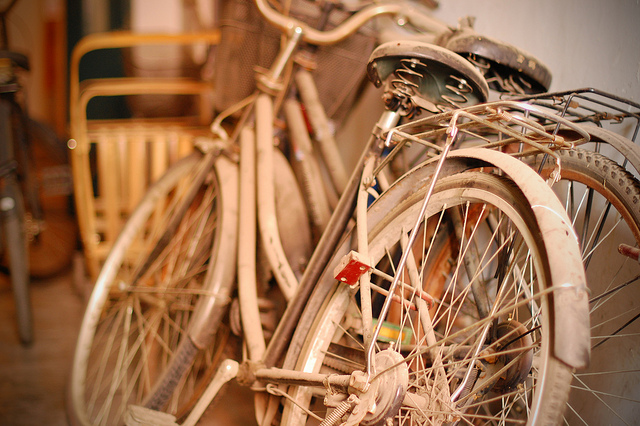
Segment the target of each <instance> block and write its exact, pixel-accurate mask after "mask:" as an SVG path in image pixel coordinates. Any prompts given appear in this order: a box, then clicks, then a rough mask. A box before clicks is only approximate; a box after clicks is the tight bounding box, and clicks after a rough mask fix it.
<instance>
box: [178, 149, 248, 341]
mask: <svg viewBox="0 0 640 426" xmlns="http://www.w3.org/2000/svg"><path fill="white" fill-rule="evenodd" d="M214 168H215V173H216V177H217V179H218V183H219V185H220V195H219V199H220V202H219V204H218V206H217V209H218V211H217V215H218V227H219V229H220V232H221V235H220V239H219V241H218V244H214V245H213V247H212V249H211V250H212V252H211V258H212V259H215V260H216V261H215V262H213V265H212V267H210V268H209V269H208V270H207V274H206V276H205V283H206V284H205V285H204V288H206V290H207V294H208V295H207V297H206V298H205V297H203V300H202V301H201V302H199V303H202V306H199V307H198V309H197V310H196V312H195V314H194V317H193V320H192V321H191V324H190V326H189V327H190V328H189V337H190V338H191V340H192V341H193V343H194V344H195V345H196V346H197V347H198V348H200V349H203V348H205V347H206V346H207V345H208V344H209V343H210V342H211V339H212V338H213V335H212V334H211V333H212V331H215V330H217V329H218V327H217V323H219V322H220V321H221V320H222V317H223V316H224V314H225V313H226V312H227V308H228V307H229V305H230V301H231V299H230V295H231V291H232V289H233V286H234V283H235V282H234V280H235V274H236V254H237V244H238V236H237V231H238V166H237V164H235V163H233V162H232V161H230V160H229V159H227V158H226V157H225V156H220V157H219V158H217V159H216V162H215V164H214ZM196 330H199V331H196Z"/></svg>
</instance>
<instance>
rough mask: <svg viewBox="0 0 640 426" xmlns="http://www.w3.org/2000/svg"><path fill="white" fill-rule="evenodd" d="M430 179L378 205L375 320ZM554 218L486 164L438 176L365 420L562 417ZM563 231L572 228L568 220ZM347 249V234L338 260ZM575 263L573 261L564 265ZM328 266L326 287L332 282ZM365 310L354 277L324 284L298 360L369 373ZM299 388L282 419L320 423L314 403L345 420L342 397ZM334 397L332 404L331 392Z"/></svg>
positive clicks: (565, 370) (564, 378)
mask: <svg viewBox="0 0 640 426" xmlns="http://www.w3.org/2000/svg"><path fill="white" fill-rule="evenodd" d="M424 179H425V176H424V175H423V176H420V174H416V173H410V174H408V175H405V177H404V178H402V179H401V180H400V181H399V182H400V183H396V184H394V186H392V187H391V188H390V189H389V191H387V192H386V193H385V194H383V195H382V196H381V197H380V198H379V199H378V200H377V201H376V203H374V204H373V205H372V206H371V208H370V209H369V212H370V213H369V218H368V221H369V256H370V258H371V264H372V265H373V273H372V274H373V277H375V278H374V279H373V280H372V282H373V284H375V286H374V287H373V288H374V291H372V292H371V299H372V310H371V312H370V313H369V314H370V315H371V316H372V317H373V320H374V322H377V321H378V320H377V317H378V315H379V312H380V306H381V301H382V299H384V298H385V297H384V296H381V294H380V293H384V291H385V289H388V288H389V283H390V282H391V280H392V279H393V276H394V275H395V274H396V267H397V264H398V259H399V258H400V256H401V254H402V253H403V250H406V246H405V245H406V242H405V241H406V240H407V234H408V233H409V231H410V229H411V228H412V227H413V225H414V221H415V218H416V215H417V213H418V211H419V207H420V206H419V204H420V202H421V201H422V198H423V196H424V192H425V190H426V189H425V187H424V186H422V187H421V185H426V184H425V183H424V182H425V180H424ZM541 191H545V188H544V187H543V188H542V189H541ZM547 225H548V223H547V224H542V223H540V222H539V221H537V220H536V217H535V214H534V213H533V211H532V206H531V205H530V204H529V202H528V200H527V198H526V197H525V196H524V195H523V193H522V192H521V191H520V189H519V188H518V187H516V186H515V185H514V184H513V182H511V181H510V180H507V179H505V178H503V177H500V176H496V175H492V174H488V173H483V172H465V173H458V174H454V175H451V176H447V177H443V178H441V179H440V181H439V182H438V183H437V185H436V187H435V191H434V193H433V196H432V198H431V201H430V205H429V208H428V211H427V214H426V215H425V218H424V220H422V221H421V224H420V230H419V232H420V233H419V234H418V235H419V236H418V238H417V240H416V244H415V245H414V246H413V247H412V248H411V251H410V253H409V255H408V259H409V261H408V262H407V265H408V266H407V271H406V272H405V273H404V274H403V275H402V276H401V278H400V281H401V282H402V283H406V286H403V287H404V288H403V289H402V290H400V291H398V292H396V293H395V295H394V297H395V298H396V301H397V303H393V304H392V309H391V310H390V313H389V315H388V316H387V318H386V320H385V322H384V323H383V325H382V326H381V335H380V336H379V338H378V340H377V341H376V342H375V356H374V360H375V362H376V363H377V365H378V366H384V368H380V367H379V368H378V369H376V370H374V378H373V380H372V381H371V388H372V389H373V388H374V387H376V386H377V389H378V392H379V393H378V396H376V397H371V396H369V393H370V392H369V391H367V392H365V393H364V394H362V395H360V399H361V401H362V399H363V398H375V402H376V404H375V409H374V410H373V412H369V413H367V414H365V415H364V417H363V418H362V420H361V421H362V422H361V424H378V423H377V422H380V421H386V419H387V418H393V420H392V421H393V423H394V424H401V425H405V424H407V425H408V424H432V423H435V424H441V423H450V422H457V421H460V422H463V423H468V424H494V423H499V424H502V423H503V422H507V423H508V422H510V421H514V422H522V423H527V424H538V423H540V424H542V423H545V424H557V423H558V422H559V421H560V419H561V417H562V412H563V410H564V403H565V401H566V399H567V397H568V394H569V383H570V380H571V369H570V367H568V366H567V365H566V364H564V363H563V362H561V361H560V360H558V359H557V358H556V357H555V356H554V354H553V351H552V350H551V341H552V340H553V336H554V334H555V333H556V331H557V330H558V328H559V327H571V324H558V323H557V322H556V321H555V320H554V318H553V315H552V314H551V312H550V309H551V306H552V300H553V298H554V297H553V295H551V293H550V292H549V290H547V289H549V288H550V287H551V286H552V285H553V283H552V282H551V278H550V277H551V276H552V274H553V272H552V269H553V268H557V267H559V266H560V264H559V263H558V262H550V261H549V259H548V257H547V256H548V255H547V249H548V247H549V244H551V241H550V240H549V239H548V238H549V236H548V235H549V231H550V229H548V228H547ZM552 226H555V227H560V228H562V229H564V228H566V224H565V223H563V222H562V219H561V218H560V217H558V218H557V223H555V224H554V225H552ZM456 227H457V228H458V231H456V230H455V228H456ZM556 229H558V228H556ZM552 232H553V231H552ZM569 241H570V240H569ZM348 250H349V243H345V244H344V245H343V247H342V248H341V250H340V251H339V252H338V253H337V260H339V259H340V257H341V256H342V254H343V253H345V252H346V251H348ZM571 253H573V254H577V253H576V251H573V252H572V251H571V250H568V252H567V256H568V257H570V256H571ZM567 260H569V259H567ZM336 263H337V261H336V259H334V261H333V262H332V264H331V265H330V266H329V268H327V270H328V271H331V270H332V269H333V267H334V266H335V265H336ZM576 264H577V265H579V262H577V263H576V262H573V261H571V260H569V261H568V262H566V263H565V264H563V265H561V266H562V267H568V268H572V267H573V266H570V265H576ZM566 265H569V266H566ZM329 273H330V272H327V273H326V274H325V276H324V277H323V281H322V282H321V283H320V284H319V287H323V286H332V283H331V282H332V278H331V276H327V274H329ZM581 273H582V272H581V271H580V270H576V274H577V276H580V274H581ZM334 282H335V281H334ZM376 286H377V287H376ZM411 287H413V288H411ZM379 288H381V289H382V291H381V290H376V289H379ZM360 291H362V290H360ZM318 299H322V300H318ZM429 305H431V306H429ZM318 306H320V308H319V310H318V314H317V315H314V311H315V310H316V309H317V307H318ZM362 306H363V305H362V304H361V303H360V300H359V297H357V295H356V293H355V291H354V290H351V289H350V288H349V286H347V285H344V284H336V285H335V286H333V287H332V290H331V291H330V292H329V296H328V297H326V298H324V296H322V295H321V293H320V292H317V293H316V294H315V295H314V296H313V298H312V300H311V301H310V303H309V307H308V308H307V310H306V311H305V314H304V316H303V319H302V320H301V321H300V325H299V329H298V330H296V334H295V336H294V341H293V342H292V345H291V347H292V349H291V350H290V356H291V357H293V358H295V359H297V363H296V369H299V370H302V371H306V372H324V373H327V374H331V373H341V374H350V373H352V372H353V371H354V370H360V369H362V368H363V366H364V355H365V354H364V351H363V347H364V346H363V333H364V331H363V330H364V329H365V325H366V324H364V322H365V321H366V318H367V312H366V310H365V309H363V307H362ZM567 309H571V308H570V307H567ZM297 348H301V349H300V354H299V355H298V354H296V353H295V351H296V350H297ZM381 370H384V371H381ZM289 394H290V395H291V397H292V398H293V399H294V400H295V401H296V403H295V404H292V403H291V402H289V401H287V402H285V403H284V411H283V424H290V425H294V424H296V425H297V424H316V423H315V422H316V420H315V419H314V418H311V417H309V416H308V413H309V412H314V413H315V414H316V415H319V417H320V418H325V417H326V416H328V415H336V412H337V409H336V410H335V411H333V407H335V406H336V405H338V404H337V403H335V400H334V401H333V402H334V404H333V405H332V407H331V408H329V409H327V407H326V406H325V404H324V402H325V399H324V397H325V393H324V392H316V390H314V389H311V388H308V387H292V388H291V389H290V390H289ZM327 400H328V401H330V404H329V405H331V396H329V397H328V399H327ZM300 406H302V407H303V408H304V409H300V408H299V407H300ZM305 410H306V411H305ZM336 416H337V415H336ZM336 424H337V423H336Z"/></svg>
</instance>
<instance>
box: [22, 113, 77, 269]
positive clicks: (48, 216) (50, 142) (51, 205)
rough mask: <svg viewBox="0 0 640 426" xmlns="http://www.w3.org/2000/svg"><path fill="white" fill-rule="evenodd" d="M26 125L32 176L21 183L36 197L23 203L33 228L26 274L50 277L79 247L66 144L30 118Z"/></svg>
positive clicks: (29, 172)
mask: <svg viewBox="0 0 640 426" xmlns="http://www.w3.org/2000/svg"><path fill="white" fill-rule="evenodd" d="M26 126H27V132H26V133H27V136H28V137H29V154H30V155H29V157H30V158H29V159H28V169H27V170H25V173H27V174H31V175H32V176H31V177H30V178H27V179H26V180H25V181H24V182H23V185H24V186H26V185H33V186H34V188H33V189H32V190H33V191H34V192H35V194H33V196H35V197H37V200H34V201H33V203H34V204H36V205H34V206H31V205H30V204H29V203H27V205H26V207H27V215H26V217H25V220H26V221H27V222H28V223H31V227H30V228H31V229H33V231H31V232H30V235H29V239H28V241H29V274H30V275H31V277H33V278H49V277H52V276H55V275H57V274H59V273H61V272H62V271H64V270H65V269H67V268H69V267H70V265H71V262H72V259H73V256H74V254H75V252H76V250H77V247H78V226H77V219H76V218H75V215H74V211H73V207H72V201H73V200H72V196H73V190H72V186H73V185H72V182H71V169H70V166H69V162H68V158H67V156H66V155H64V154H66V153H65V151H64V149H65V148H66V147H65V145H64V144H62V143H61V141H60V140H59V139H58V138H57V137H56V135H55V133H54V132H53V131H52V130H51V129H49V128H48V127H47V126H46V125H44V124H42V123H39V122H37V121H35V120H32V119H28V120H27V123H26ZM61 151H62V152H61ZM24 186H23V188H24V190H25V191H26V190H27V188H25V187H24ZM34 209H38V210H39V211H38V212H35V211H34Z"/></svg>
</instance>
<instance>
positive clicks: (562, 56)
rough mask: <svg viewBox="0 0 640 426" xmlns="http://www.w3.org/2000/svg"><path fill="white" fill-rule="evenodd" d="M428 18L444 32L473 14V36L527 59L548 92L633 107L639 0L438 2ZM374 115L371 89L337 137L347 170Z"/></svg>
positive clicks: (637, 98) (638, 84) (639, 99)
mask: <svg viewBox="0 0 640 426" xmlns="http://www.w3.org/2000/svg"><path fill="white" fill-rule="evenodd" d="M433 15H434V16H435V17H436V18H438V19H440V20H442V21H444V22H445V23H447V24H449V25H452V26H456V25H457V23H458V19H459V18H461V17H464V16H474V17H475V18H476V21H475V29H476V31H478V32H480V33H482V34H484V35H487V36H489V37H493V38H496V39H499V40H502V41H504V42H507V43H510V44H512V45H515V46H517V47H519V48H521V49H523V50H525V51H527V52H529V53H531V54H533V55H535V56H536V57H537V58H538V59H539V60H541V61H542V62H543V63H544V64H546V65H547V66H548V67H549V69H550V70H551V72H552V74H553V80H552V82H551V88H550V90H551V91H560V90H571V89H579V88H583V87H594V88H596V89H600V90H603V91H606V92H609V93H612V94H614V95H617V96H620V97H623V98H627V99H631V100H632V101H634V102H636V103H640V0H440V7H439V8H438V9H437V10H435V11H434V12H433ZM380 111H381V101H380V95H379V92H378V91H376V90H374V89H373V88H372V87H371V88H369V89H368V92H367V93H366V94H365V96H364V98H363V99H362V102H360V104H359V105H358V106H357V108H356V111H355V113H354V114H353V115H352V116H351V117H350V118H349V120H347V122H346V124H345V126H344V128H342V129H341V130H340V132H339V134H338V140H339V142H340V148H341V149H342V150H343V152H344V154H345V162H346V163H347V164H348V166H352V165H353V163H354V162H355V160H357V158H355V156H354V155H353V152H356V151H357V150H358V149H360V148H359V147H361V146H362V144H363V143H364V142H366V139H367V136H368V131H369V130H370V129H371V128H372V126H373V124H374V123H375V121H376V119H377V118H378V116H379V115H380ZM626 136H627V137H629V136H630V135H626Z"/></svg>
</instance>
